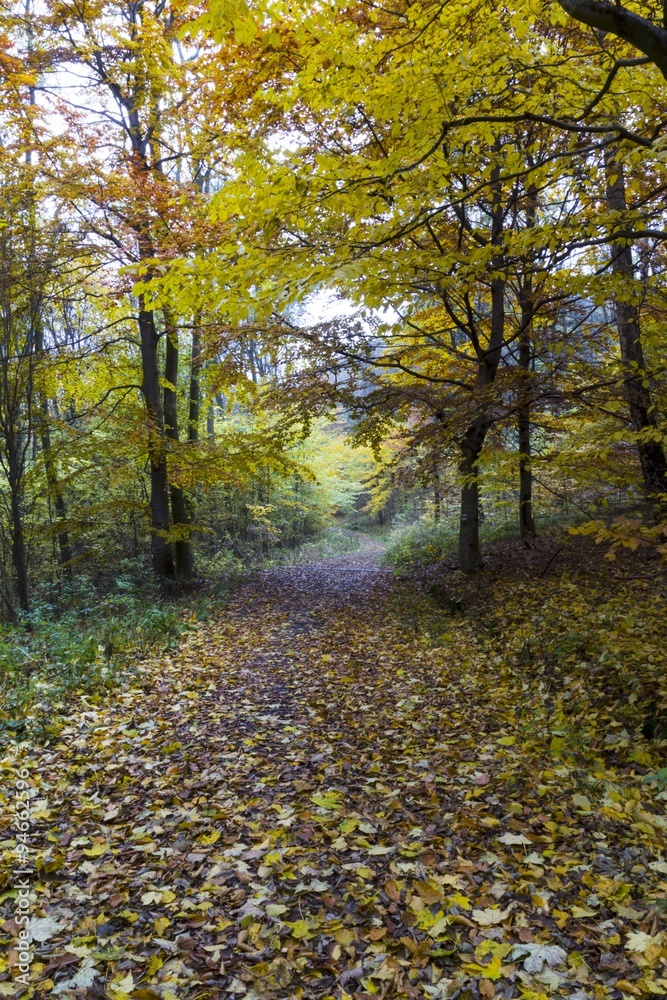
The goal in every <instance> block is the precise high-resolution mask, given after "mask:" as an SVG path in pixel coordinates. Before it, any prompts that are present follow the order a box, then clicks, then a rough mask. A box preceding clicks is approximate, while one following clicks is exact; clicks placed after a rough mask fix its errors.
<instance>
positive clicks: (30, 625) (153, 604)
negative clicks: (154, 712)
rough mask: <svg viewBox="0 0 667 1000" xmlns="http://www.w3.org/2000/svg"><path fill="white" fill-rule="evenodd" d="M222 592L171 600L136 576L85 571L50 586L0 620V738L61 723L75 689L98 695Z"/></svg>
mask: <svg viewBox="0 0 667 1000" xmlns="http://www.w3.org/2000/svg"><path fill="white" fill-rule="evenodd" d="M220 596H221V595H219V594H216V593H212V594H211V593H210V592H209V593H207V594H206V595H203V594H199V595H197V596H196V597H195V598H193V597H186V598H185V599H180V600H176V599H169V600H168V599H166V598H164V597H163V596H161V595H160V593H159V591H158V589H157V587H156V586H153V584H152V581H151V580H150V579H146V578H144V579H142V580H141V581H139V580H138V579H136V578H134V577H133V576H128V577H119V578H117V579H116V580H115V581H114V584H113V592H112V593H109V592H100V590H97V589H96V588H95V587H94V586H93V585H92V584H91V583H90V581H88V580H85V579H80V580H78V581H76V582H75V583H74V584H73V585H71V586H69V587H61V588H59V589H57V590H56V589H54V590H53V592H52V593H51V594H49V592H48V590H45V592H44V593H43V594H42V596H41V598H40V600H38V601H35V603H34V604H33V607H32V609H31V611H30V612H29V613H28V614H26V615H24V616H23V617H22V619H21V620H20V621H19V622H18V623H16V624H13V625H8V624H4V625H2V626H0V740H3V739H5V740H6V739H7V738H8V737H11V736H16V737H21V736H24V735H27V734H30V735H34V736H44V735H49V733H50V732H52V731H56V730H57V719H58V716H59V714H60V713H62V712H66V711H67V704H68V700H69V699H70V697H71V696H73V695H74V694H77V695H86V696H88V697H92V698H93V699H95V698H96V697H97V696H98V695H99V694H100V693H101V692H102V691H103V690H104V689H106V688H111V687H113V686H114V685H116V684H118V683H120V682H121V681H122V680H123V678H124V676H125V675H127V674H128V672H130V671H131V670H132V668H133V666H134V664H136V663H137V662H138V661H139V660H141V659H142V658H143V657H145V656H147V655H149V654H150V653H151V652H154V651H157V652H166V651H168V650H169V649H171V648H174V647H175V646H176V645H177V644H178V641H179V639H180V637H181V636H182V634H183V633H184V632H185V631H186V630H187V629H188V628H189V627H191V625H192V623H193V622H194V621H196V620H201V617H202V615H205V613H206V608H207V607H210V605H211V602H216V601H217V600H219V599H220ZM222 596H224V595H222Z"/></svg>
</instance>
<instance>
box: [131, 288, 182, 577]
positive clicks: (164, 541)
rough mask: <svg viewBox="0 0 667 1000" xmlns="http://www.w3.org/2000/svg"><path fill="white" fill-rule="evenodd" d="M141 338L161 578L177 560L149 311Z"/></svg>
mask: <svg viewBox="0 0 667 1000" xmlns="http://www.w3.org/2000/svg"><path fill="white" fill-rule="evenodd" d="M139 334H140V338H141V368H142V382H141V391H142V393H143V397H144V401H145V404H146V418H147V424H148V457H149V461H150V470H151V499H150V510H151V555H152V561H153V570H154V572H155V573H156V574H157V575H158V576H159V577H162V578H164V577H171V576H173V575H174V559H173V553H172V549H171V545H170V543H169V541H168V536H169V488H168V477H167V449H166V447H165V427H164V413H163V410H162V400H161V398H160V375H159V371H158V354H157V348H158V333H157V329H156V327H155V317H154V315H153V312H152V311H151V310H149V309H145V308H143V305H142V308H141V309H140V310H139Z"/></svg>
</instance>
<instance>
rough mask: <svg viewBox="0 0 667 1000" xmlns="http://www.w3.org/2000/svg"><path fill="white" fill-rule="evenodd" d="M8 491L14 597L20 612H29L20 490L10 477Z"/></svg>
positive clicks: (26, 563)
mask: <svg viewBox="0 0 667 1000" xmlns="http://www.w3.org/2000/svg"><path fill="white" fill-rule="evenodd" d="M9 489H10V493H11V502H10V509H11V519H12V525H11V534H12V563H13V566H14V576H15V578H16V596H17V597H18V601H19V607H20V608H21V610H22V611H30V593H29V590H28V557H27V552H26V545H25V529H24V525H23V497H22V490H21V487H20V485H19V482H17V481H16V480H15V479H14V477H10V483H9Z"/></svg>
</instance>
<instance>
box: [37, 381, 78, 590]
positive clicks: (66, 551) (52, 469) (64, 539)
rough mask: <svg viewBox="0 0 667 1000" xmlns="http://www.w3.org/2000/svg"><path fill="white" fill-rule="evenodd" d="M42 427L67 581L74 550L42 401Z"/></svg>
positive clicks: (61, 561)
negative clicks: (67, 526)
mask: <svg viewBox="0 0 667 1000" xmlns="http://www.w3.org/2000/svg"><path fill="white" fill-rule="evenodd" d="M41 405H42V426H41V429H40V440H41V444H42V455H43V456H44V472H45V473H46V484H47V486H48V489H49V494H50V496H51V498H52V499H53V507H54V510H55V512H56V536H57V538H58V568H59V569H60V572H61V573H62V575H63V577H64V578H65V579H66V580H69V581H71V579H72V548H71V545H70V541H69V532H68V531H67V528H66V527H65V525H66V523H67V505H66V504H65V498H64V497H63V493H62V490H61V489H60V483H59V482H58V473H57V470H56V463H55V459H54V457H53V452H52V450H51V431H50V430H49V424H48V402H47V400H46V399H43V400H42V404H41Z"/></svg>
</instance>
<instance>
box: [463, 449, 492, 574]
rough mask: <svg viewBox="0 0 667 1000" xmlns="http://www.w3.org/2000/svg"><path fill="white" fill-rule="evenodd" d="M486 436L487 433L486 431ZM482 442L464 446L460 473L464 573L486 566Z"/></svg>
mask: <svg viewBox="0 0 667 1000" xmlns="http://www.w3.org/2000/svg"><path fill="white" fill-rule="evenodd" d="M484 436H486V431H484ZM483 440H484V438H483V437H482V441H481V443H480V444H479V446H478V445H477V443H473V442H472V441H471V442H470V444H469V445H468V446H463V447H462V451H463V458H462V460H461V464H460V465H459V472H460V473H461V476H462V477H463V487H462V489H461V520H460V524H459V566H460V568H461V569H462V570H463V572H464V573H474V572H475V571H476V570H478V569H481V568H482V566H483V565H484V564H483V562H482V553H481V550H480V545H479V479H478V473H477V460H478V459H479V456H480V454H481V451H482V444H483Z"/></svg>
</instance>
